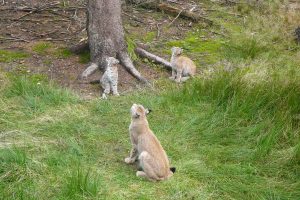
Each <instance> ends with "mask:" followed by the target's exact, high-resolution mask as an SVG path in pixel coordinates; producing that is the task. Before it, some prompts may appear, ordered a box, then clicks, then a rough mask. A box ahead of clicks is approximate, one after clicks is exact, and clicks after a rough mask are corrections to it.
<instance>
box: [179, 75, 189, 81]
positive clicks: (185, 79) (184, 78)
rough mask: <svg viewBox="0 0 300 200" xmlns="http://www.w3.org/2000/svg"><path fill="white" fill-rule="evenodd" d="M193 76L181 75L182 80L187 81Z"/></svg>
mask: <svg viewBox="0 0 300 200" xmlns="http://www.w3.org/2000/svg"><path fill="white" fill-rule="evenodd" d="M190 78H191V77H189V76H185V77H181V80H180V81H181V82H185V81H187V80H188V79H190Z"/></svg>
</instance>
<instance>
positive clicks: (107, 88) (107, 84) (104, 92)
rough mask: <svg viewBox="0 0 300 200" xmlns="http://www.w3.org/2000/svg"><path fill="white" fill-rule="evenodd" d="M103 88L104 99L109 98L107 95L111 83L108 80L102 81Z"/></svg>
mask: <svg viewBox="0 0 300 200" xmlns="http://www.w3.org/2000/svg"><path fill="white" fill-rule="evenodd" d="M102 88H103V89H104V91H103V93H102V99H107V96H106V95H108V94H109V93H110V85H109V83H107V82H102Z"/></svg>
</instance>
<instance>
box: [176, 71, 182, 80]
mask: <svg viewBox="0 0 300 200" xmlns="http://www.w3.org/2000/svg"><path fill="white" fill-rule="evenodd" d="M181 77H182V69H177V75H176V79H175V81H176V82H177V83H180V81H181Z"/></svg>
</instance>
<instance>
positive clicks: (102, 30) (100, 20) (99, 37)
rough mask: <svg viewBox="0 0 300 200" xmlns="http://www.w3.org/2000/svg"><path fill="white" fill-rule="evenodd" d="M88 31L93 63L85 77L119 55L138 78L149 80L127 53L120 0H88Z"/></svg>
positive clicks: (144, 80)
mask: <svg viewBox="0 0 300 200" xmlns="http://www.w3.org/2000/svg"><path fill="white" fill-rule="evenodd" d="M87 33H88V43H89V49H90V55H91V63H90V66H89V67H88V68H87V69H86V70H85V71H84V72H83V73H82V76H83V77H87V76H88V75H90V74H92V73H93V72H94V71H95V70H96V69H97V68H105V67H106V58H107V57H115V58H117V59H119V60H120V63H121V65H123V66H124V67H125V68H126V69H127V71H128V72H129V73H130V74H132V75H133V76H134V77H135V78H137V79H138V80H139V81H142V82H147V80H146V79H145V78H144V77H143V76H142V75H141V74H140V73H139V72H138V71H137V70H136V68H135V67H134V65H133V63H132V61H131V59H130V57H129V55H128V53H127V44H126V42H125V39H124V30H123V25H122V20H121V2H120V0H109V1H108V0H88V5H87Z"/></svg>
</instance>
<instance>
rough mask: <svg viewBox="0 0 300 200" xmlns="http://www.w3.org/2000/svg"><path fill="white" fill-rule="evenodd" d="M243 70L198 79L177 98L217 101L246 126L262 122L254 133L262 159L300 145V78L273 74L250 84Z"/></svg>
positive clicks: (227, 112) (224, 109)
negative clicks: (273, 152) (277, 150)
mask: <svg viewBox="0 0 300 200" xmlns="http://www.w3.org/2000/svg"><path fill="white" fill-rule="evenodd" d="M243 73H244V70H243V69H239V70H236V71H234V72H224V71H222V72H219V73H217V74H215V75H214V76H213V77H212V78H211V79H198V80H195V81H193V82H192V83H189V84H187V85H186V86H185V87H184V88H183V89H182V92H176V93H174V94H173V100H175V101H179V102H180V103H184V104H186V103H188V104H190V105H192V104H197V103H198V102H201V101H209V102H213V103H214V104H215V105H217V106H218V107H219V109H221V110H222V112H225V113H226V116H227V117H228V118H229V119H240V120H242V121H243V124H244V125H245V126H247V125H250V124H254V123H257V124H259V123H261V124H262V128H260V129H258V131H257V132H254V133H253V134H254V135H253V137H255V138H257V142H256V144H257V146H256V151H257V152H256V155H255V156H257V157H258V158H261V157H264V156H266V155H268V154H269V153H270V152H271V151H272V150H273V149H284V148H289V147H291V146H296V145H299V134H298V132H299V130H300V126H299V123H300V120H299V115H300V104H299V98H300V81H296V80H295V79H293V78H289V77H286V78H285V79H284V80H282V79H279V78H277V77H276V76H274V77H272V76H271V77H270V78H269V80H268V81H262V82H259V83H256V84H249V82H247V81H245V79H243V78H242V77H243ZM229 123H230V122H229ZM296 152H297V151H296ZM296 154H297V153H296Z"/></svg>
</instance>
